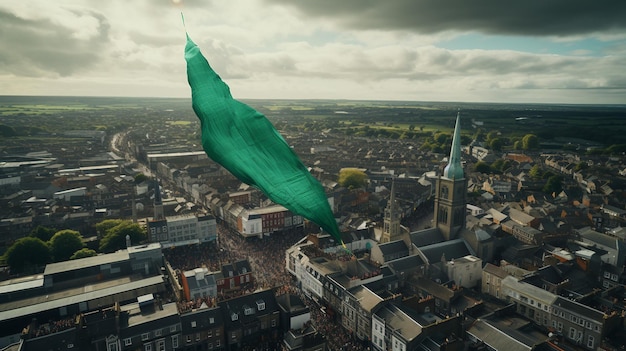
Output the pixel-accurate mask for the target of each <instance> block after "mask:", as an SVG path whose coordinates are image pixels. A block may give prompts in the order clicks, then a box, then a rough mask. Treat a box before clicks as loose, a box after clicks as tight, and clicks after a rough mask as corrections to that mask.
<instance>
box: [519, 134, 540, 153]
mask: <svg viewBox="0 0 626 351" xmlns="http://www.w3.org/2000/svg"><path fill="white" fill-rule="evenodd" d="M538 148H539V137H537V136H536V135H535V134H526V135H524V137H523V138H522V149H524V150H534V149H538Z"/></svg>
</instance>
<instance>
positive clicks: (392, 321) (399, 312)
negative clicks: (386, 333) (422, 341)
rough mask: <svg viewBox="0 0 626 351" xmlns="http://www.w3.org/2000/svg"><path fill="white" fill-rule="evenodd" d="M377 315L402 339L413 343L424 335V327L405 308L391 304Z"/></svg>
mask: <svg viewBox="0 0 626 351" xmlns="http://www.w3.org/2000/svg"><path fill="white" fill-rule="evenodd" d="M376 315H377V316H378V317H380V318H381V319H383V320H384V321H385V324H386V325H387V326H388V327H389V328H391V329H392V330H394V331H396V332H397V333H398V334H400V335H402V337H403V338H404V339H405V340H407V341H409V342H410V341H411V340H413V339H415V338H416V337H418V336H419V335H420V334H421V333H422V325H421V324H420V323H419V322H418V321H416V320H415V319H413V318H412V317H411V314H410V313H408V312H407V311H405V308H404V307H403V306H398V305H396V304H394V303H389V304H387V305H385V306H383V307H382V308H381V309H379V310H378V311H377V312H376Z"/></svg>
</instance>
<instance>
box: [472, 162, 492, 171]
mask: <svg viewBox="0 0 626 351" xmlns="http://www.w3.org/2000/svg"><path fill="white" fill-rule="evenodd" d="M474 170H475V171H476V172H480V173H490V172H491V167H490V166H489V164H488V163H487V162H484V161H478V162H476V164H475V165H474Z"/></svg>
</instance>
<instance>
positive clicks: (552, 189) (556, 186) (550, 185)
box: [541, 175, 563, 195]
mask: <svg viewBox="0 0 626 351" xmlns="http://www.w3.org/2000/svg"><path fill="white" fill-rule="evenodd" d="M562 182H563V177H561V176H560V175H553V176H551V177H550V178H548V180H547V181H546V184H545V185H544V186H543V188H542V189H541V190H542V191H543V192H544V193H546V194H553V193H554V194H556V195H558V194H559V193H561V191H563V184H562Z"/></svg>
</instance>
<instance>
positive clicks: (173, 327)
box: [170, 324, 176, 333]
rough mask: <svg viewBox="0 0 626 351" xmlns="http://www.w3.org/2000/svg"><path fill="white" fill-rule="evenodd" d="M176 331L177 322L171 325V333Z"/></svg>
mask: <svg viewBox="0 0 626 351" xmlns="http://www.w3.org/2000/svg"><path fill="white" fill-rule="evenodd" d="M175 332H176V324H174V325H171V326H170V333H175Z"/></svg>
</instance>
